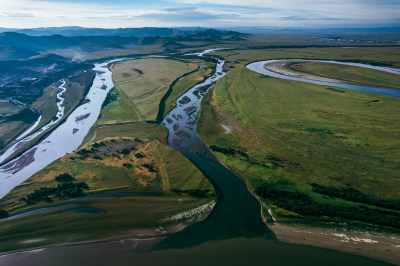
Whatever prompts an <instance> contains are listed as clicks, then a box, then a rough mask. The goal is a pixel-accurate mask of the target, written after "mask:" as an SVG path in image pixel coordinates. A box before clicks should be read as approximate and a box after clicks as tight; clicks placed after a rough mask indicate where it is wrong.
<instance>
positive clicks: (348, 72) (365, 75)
mask: <svg viewBox="0 0 400 266" xmlns="http://www.w3.org/2000/svg"><path fill="white" fill-rule="evenodd" d="M286 67H287V68H289V69H292V70H296V71H300V72H305V73H309V74H313V75H318V76H322V77H328V78H334V79H339V80H344V81H346V82H349V83H355V84H361V85H367V86H374V87H378V88H379V87H386V88H390V89H400V77H399V75H396V74H391V73H387V72H382V71H378V70H373V69H366V68H360V67H353V66H346V65H340V66H338V65H336V64H329V63H320V62H294V63H289V64H287V65H286Z"/></svg>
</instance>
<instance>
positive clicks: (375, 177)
mask: <svg viewBox="0 0 400 266" xmlns="http://www.w3.org/2000/svg"><path fill="white" fill-rule="evenodd" d="M348 50H350V49H338V48H321V49H317V48H312V49H267V50H238V51H219V52H217V54H218V55H219V56H222V57H224V58H225V59H226V60H227V62H228V65H229V67H230V72H229V73H228V74H227V76H225V77H224V78H223V79H221V80H219V81H218V83H217V84H216V86H215V88H214V90H213V92H212V93H210V94H209V95H207V96H206V98H205V99H204V101H203V103H202V110H201V114H200V120H199V126H198V132H199V135H200V137H201V138H202V139H203V140H204V141H205V142H206V143H207V144H208V145H209V147H210V149H211V150H213V151H214V154H215V155H216V156H217V157H218V158H219V159H220V160H222V161H223V162H224V163H225V164H226V165H228V166H229V168H230V169H232V170H233V171H234V172H235V173H236V174H237V175H238V176H240V177H241V178H242V179H243V180H244V181H245V182H246V183H247V185H248V186H249V188H250V189H251V190H252V191H254V192H255V193H256V194H258V195H259V196H261V198H262V200H263V201H264V202H265V203H267V205H269V206H270V207H271V209H272V211H273V214H274V215H275V216H276V217H277V218H278V220H279V221H294V220H296V221H304V219H314V220H317V221H323V222H324V221H336V222H348V223H350V222H352V223H355V224H358V225H360V224H363V223H364V224H365V223H373V224H377V225H383V226H389V227H395V228H400V224H399V223H398V221H399V218H400V212H399V209H398V204H399V203H398V202H399V200H400V194H399V190H398V189H397V187H398V185H397V184H398V182H399V180H398V169H399V165H400V161H399V158H400V150H399V149H398V147H400V142H399V139H398V128H399V127H400V120H399V117H400V113H399V111H398V110H399V104H400V102H399V100H398V99H396V98H392V97H386V96H382V95H378V94H370V93H364V92H357V91H351V90H345V89H340V90H337V89H335V88H326V87H324V86H317V85H313V84H306V83H301V82H295V81H287V80H279V79H275V78H265V77H264V76H261V75H259V74H257V73H254V72H252V71H250V70H248V69H247V68H246V67H245V65H246V64H247V63H249V62H251V61H255V60H264V59H274V58H282V57H285V58H310V57H311V58H312V57H314V58H315V59H317V58H318V59H334V60H343V58H345V59H347V60H349V58H348V57H350V56H351V57H352V59H351V60H354V61H364V62H368V61H369V62H371V61H374V62H375V63H376V64H379V63H380V62H382V64H391V65H395V66H396V65H397V64H398V62H400V58H399V56H393V54H399V53H398V48H361V49H351V50H352V51H351V52H349V51H348ZM378 54H379V56H378ZM346 57H347V58H346ZM379 58H380V59H379ZM380 60H381V61H380ZM222 125H224V127H222ZM226 128H229V130H226Z"/></svg>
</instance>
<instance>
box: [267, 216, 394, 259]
mask: <svg viewBox="0 0 400 266" xmlns="http://www.w3.org/2000/svg"><path fill="white" fill-rule="evenodd" d="M268 227H269V228H270V229H271V230H272V231H273V232H274V233H275V235H276V237H277V239H278V240H279V241H282V242H286V243H291V244H299V245H307V246H314V247H322V248H328V249H333V250H337V251H341V252H345V253H351V254H357V255H361V256H365V257H369V258H373V259H378V260H382V261H385V262H389V263H393V264H396V265H400V235H399V234H391V233H383V232H374V231H364V230H360V229H359V230H356V229H346V228H345V227H336V226H335V227H313V226H306V225H304V224H283V223H274V224H268Z"/></svg>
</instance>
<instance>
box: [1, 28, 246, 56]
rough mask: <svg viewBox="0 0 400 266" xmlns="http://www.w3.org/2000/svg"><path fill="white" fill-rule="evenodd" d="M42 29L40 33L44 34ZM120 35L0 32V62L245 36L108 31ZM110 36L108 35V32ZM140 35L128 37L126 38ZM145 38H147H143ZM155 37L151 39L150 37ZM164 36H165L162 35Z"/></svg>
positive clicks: (197, 30) (173, 46)
mask: <svg viewBox="0 0 400 266" xmlns="http://www.w3.org/2000/svg"><path fill="white" fill-rule="evenodd" d="M46 29H48V28H45V29H43V32H46ZM56 29H57V31H58V32H61V31H62V29H63V30H64V31H66V30H70V31H71V30H72V31H74V30H79V32H80V33H82V32H83V31H85V30H87V32H86V33H88V34H89V33H93V34H95V33H96V34H100V33H101V32H102V31H103V30H104V31H109V30H108V29H95V32H94V31H92V29H86V28H79V29H75V28H72V29H71V28H66V29H65V28H62V29H61V28H56ZM111 31H112V32H113V33H115V34H120V35H121V34H122V33H124V34H127V35H129V36H120V35H115V36H111V35H104V36H103V35H102V36H97V35H94V36H63V35H61V34H53V35H43V36H31V35H27V34H24V33H18V32H2V33H0V61H2V60H3V61H4V60H20V59H27V58H30V57H32V56H35V55H38V54H44V53H49V52H50V53H54V51H55V50H62V49H70V50H76V51H82V52H93V51H99V50H107V49H126V48H131V47H135V46H140V45H153V44H158V45H162V46H163V47H165V48H166V49H169V50H170V49H179V48H183V47H185V45H184V44H180V43H178V42H180V41H181V42H196V41H201V42H215V41H236V40H240V39H242V38H244V37H246V36H247V34H243V33H239V32H235V31H220V30H214V29H204V28H195V29H193V28H188V30H187V31H182V30H178V29H172V28H137V29H115V30H111ZM109 33H110V32H109ZM133 34H136V35H141V36H130V35H133ZM144 35H147V36H144ZM152 35H155V36H152ZM163 35H166V36H163Z"/></svg>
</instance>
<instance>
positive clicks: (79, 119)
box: [75, 113, 90, 122]
mask: <svg viewBox="0 0 400 266" xmlns="http://www.w3.org/2000/svg"><path fill="white" fill-rule="evenodd" d="M89 116H90V113H87V114H84V115H80V116H77V117H75V122H79V121H82V120H85V119H86V118H88V117H89Z"/></svg>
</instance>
